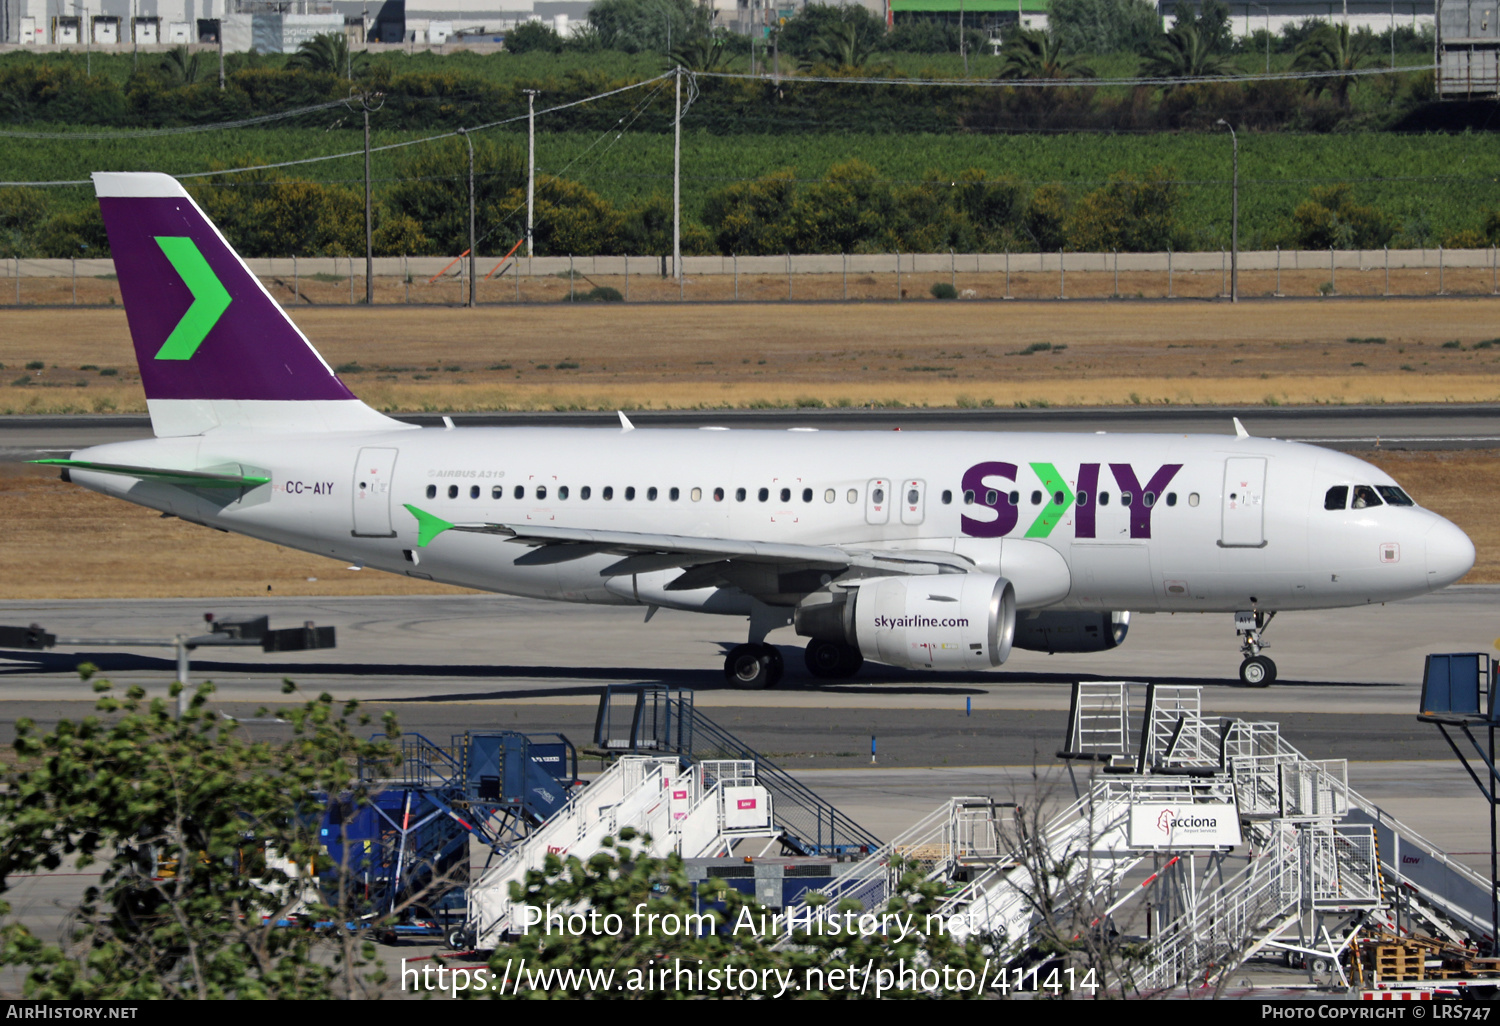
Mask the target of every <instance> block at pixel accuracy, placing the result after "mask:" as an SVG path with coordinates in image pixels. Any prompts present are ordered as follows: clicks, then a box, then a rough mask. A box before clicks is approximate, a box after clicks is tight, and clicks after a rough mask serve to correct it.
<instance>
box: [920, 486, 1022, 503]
mask: <svg viewBox="0 0 1500 1026" xmlns="http://www.w3.org/2000/svg"><path fill="white" fill-rule="evenodd" d="M913 494H915V493H913ZM911 501H912V502H916V501H917V500H916V499H912V500H911ZM999 501H1000V493H999V492H997V491H995V489H993V488H991V489H990V490H989V491H987V492H985V493H984V504H985V505H986V506H993V505H994V504H995V503H997V502H999Z"/></svg>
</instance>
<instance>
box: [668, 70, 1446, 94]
mask: <svg viewBox="0 0 1500 1026" xmlns="http://www.w3.org/2000/svg"><path fill="white" fill-rule="evenodd" d="M1436 70H1437V65H1436V64H1408V65H1406V66H1404V67H1399V68H1351V69H1349V70H1347V71H1273V72H1270V73H1269V74H1267V73H1260V74H1252V75H1186V76H1183V77H1181V78H999V79H992V78H978V79H976V78H942V79H936V78H842V77H831V76H829V77H824V76H818V75H781V76H779V77H777V76H773V75H749V74H745V73H743V72H731V71H690V72H688V74H689V75H691V76H693V77H695V78H697V77H702V78H723V79H737V80H741V81H749V82H765V83H769V84H772V85H775V86H777V87H785V86H794V85H797V84H799V83H802V82H817V83H820V84H824V85H884V86H941V87H945V88H953V89H1059V88H1067V89H1077V88H1079V87H1083V86H1086V87H1093V86H1138V85H1159V86H1176V85H1199V84H1203V83H1208V82H1229V83H1238V82H1305V81H1311V80H1316V79H1333V78H1358V77H1362V76H1365V75H1400V74H1405V73H1407V72H1412V71H1436Z"/></svg>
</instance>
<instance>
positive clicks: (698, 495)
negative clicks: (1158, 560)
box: [427, 484, 1411, 509]
mask: <svg viewBox="0 0 1500 1026" xmlns="http://www.w3.org/2000/svg"><path fill="white" fill-rule="evenodd" d="M1337 490H1338V489H1333V490H1331V491H1330V492H1329V496H1330V499H1329V501H1332V495H1333V492H1334V491H1337ZM1396 490H1397V491H1400V489H1396ZM437 491H438V486H437V485H435V484H430V485H428V486H427V497H428V498H429V499H435V498H437ZM458 494H459V486H458V485H456V484H455V485H449V486H448V498H450V499H456V498H458ZM481 494H482V489H481V488H480V486H479V485H470V486H469V498H471V499H477V498H479V497H480V495H481ZM570 494H571V490H570V489H569V487H568V486H567V485H558V487H557V498H558V500H559V501H566V500H567V499H568V497H569V495H570ZM593 495H594V490H593V488H592V487H590V486H589V485H583V486H582V487H580V488H579V489H578V498H579V499H580V500H583V501H587V500H588V499H591V498H593ZM659 495H660V492H659V490H658V489H657V488H655V487H654V486H653V487H651V488H647V489H646V501H647V502H655V501H656V500H657V498H658V496H659ZM535 496H536V498H537V499H538V500H542V499H546V498H547V486H546V485H537V486H536V490H535ZM512 497H513V498H515V499H517V500H522V499H525V498H526V486H525V485H516V486H515V487H514V489H513V490H512ZM599 497H600V498H601V499H603V500H604V501H605V502H609V501H610V500H612V499H613V498H614V497H615V490H614V487H613V486H612V485H605V486H604V487H603V488H601V489H600V490H599ZM624 497H625V501H626V502H632V501H634V500H635V488H634V486H629V487H627V488H626V489H625V492H624ZM681 497H682V492H681V489H678V488H668V489H667V500H668V501H669V502H677V501H678V500H679V499H680V498H681ZM688 497H689V498H691V499H692V500H693V501H694V502H701V501H702V499H703V489H702V488H694V489H692V490H691V491H690V492H689V493H688ZM778 497H779V498H780V500H781V501H782V502H791V501H792V489H790V488H782V489H781V490H780V492H779V496H778ZM813 497H814V491H813V489H811V488H804V489H802V501H803V502H812V501H813ZM1044 497H1045V493H1043V492H1040V491H1034V492H1032V493H1031V504H1032V505H1033V506H1040V505H1041V504H1042V501H1043V498H1044ZM490 498H491V499H503V498H505V486H504V485H494V486H492V487H491V488H490ZM747 498H749V493H748V492H747V491H746V490H745V489H744V488H736V489H735V490H734V500H735V501H736V502H744V501H746V499H747ZM755 498H756V501H757V502H769V501H770V499H771V489H769V488H761V489H758V490H757V491H756V493H755ZM844 499H845V501H846V502H848V503H849V504H850V505H853V504H855V503H857V502H859V489H858V488H850V489H849V490H848V491H847V492H846V493H845V495H844ZM1066 499H1067V495H1066V494H1065V493H1063V492H1054V493H1053V494H1052V496H1051V500H1052V502H1054V503H1056V504H1057V505H1059V506H1061V505H1063V504H1064V502H1065V501H1066ZM1090 499H1091V496H1090V495H1089V493H1088V492H1079V493H1078V494H1077V496H1075V501H1076V502H1077V503H1078V505H1080V506H1087V505H1088V504H1089V501H1090ZM1156 499H1157V495H1156V493H1155V492H1146V493H1145V494H1143V495H1142V496H1141V502H1142V504H1143V505H1145V506H1147V507H1148V508H1149V507H1151V506H1154V505H1156ZM713 500H714V501H715V502H723V501H724V489H722V488H715V489H714V490H713ZM977 500H978V494H977V493H976V492H975V491H973V490H972V489H970V490H968V491H965V492H964V493H963V501H964V505H965V506H972V505H974V503H975V502H976V501H977ZM1002 500H1003V501H1005V502H1008V503H1009V504H1010V505H1012V506H1019V505H1020V504H1021V493H1020V492H1009V493H1002V492H999V491H997V490H996V489H993V488H992V489H989V490H988V491H986V492H985V493H984V502H985V505H987V506H994V505H996V504H997V503H999V502H1000V501H1002ZM1166 500H1167V505H1168V506H1175V505H1177V493H1176V492H1168V493H1167V494H1166ZM823 501H824V502H825V503H832V502H836V501H838V491H837V490H836V489H833V488H826V489H824V490H823ZM870 501H871V502H874V503H876V504H877V505H878V504H880V503H883V502H885V489H884V488H880V487H876V488H873V489H871V491H870ZM906 501H907V504H908V505H912V506H915V505H917V504H918V503H920V502H921V501H922V493H921V491H919V490H918V489H916V488H911V489H909V490H908V491H907V493H906ZM1097 501H1098V503H1099V505H1101V506H1108V505H1109V492H1100V493H1099V494H1098V496H1097ZM1134 501H1135V496H1134V495H1133V494H1132V493H1130V492H1121V493H1120V505H1122V506H1129V505H1130V504H1131V503H1132V502H1134ZM952 503H953V492H952V490H950V489H945V490H944V491H943V505H945V506H948V505H952ZM1406 504H1407V505H1411V500H1410V499H1408V500H1407V502H1406ZM1188 505H1189V506H1196V505H1198V493H1197V492H1192V493H1190V494H1189V495H1188ZM1375 505H1377V506H1378V505H1380V500H1378V499H1377V500H1376V501H1375ZM1328 508H1329V509H1333V508H1335V507H1333V506H1329V507H1328ZM1337 508H1339V509H1343V506H1339V507H1337ZM1356 508H1357V507H1356Z"/></svg>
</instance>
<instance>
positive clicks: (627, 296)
mask: <svg viewBox="0 0 1500 1026" xmlns="http://www.w3.org/2000/svg"><path fill="white" fill-rule="evenodd" d="M734 284H735V295H734V298H736V299H738V298H739V284H740V283H739V282H738V281H736V282H735V283H734ZM625 302H627V303H628V302H630V257H628V256H627V257H626V258H625Z"/></svg>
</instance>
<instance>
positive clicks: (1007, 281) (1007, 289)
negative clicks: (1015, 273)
mask: <svg viewBox="0 0 1500 1026" xmlns="http://www.w3.org/2000/svg"><path fill="white" fill-rule="evenodd" d="M1005 298H1006V299H1009V298H1010V247H1009V246H1006V247H1005Z"/></svg>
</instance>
